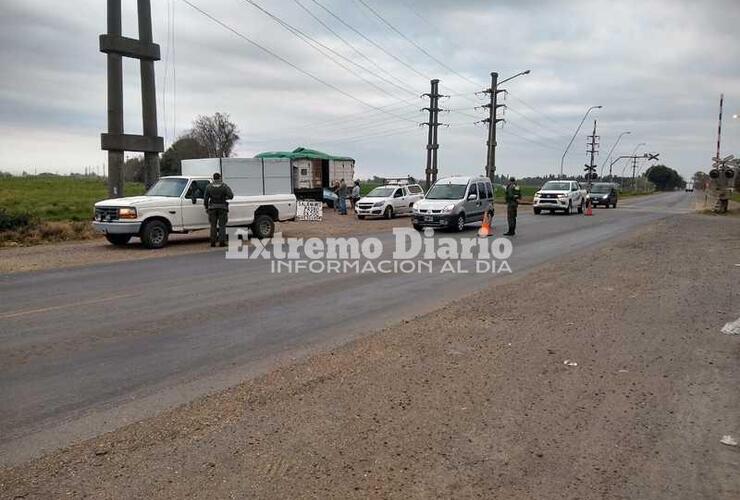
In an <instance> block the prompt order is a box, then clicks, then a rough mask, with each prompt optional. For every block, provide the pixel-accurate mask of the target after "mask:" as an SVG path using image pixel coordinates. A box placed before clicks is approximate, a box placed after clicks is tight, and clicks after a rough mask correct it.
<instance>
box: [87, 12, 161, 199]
mask: <svg viewBox="0 0 740 500" xmlns="http://www.w3.org/2000/svg"><path fill="white" fill-rule="evenodd" d="M137 7H138V21H139V39H138V40H137V39H134V38H128V37H124V36H122V32H121V0H108V33H107V34H105V35H100V51H101V52H103V53H105V54H107V57H108V132H107V133H103V134H101V135H100V146H101V149H103V150H105V151H108V195H109V196H110V197H111V198H118V197H121V196H123V194H124V193H123V181H124V172H123V165H124V158H123V153H124V151H138V152H143V153H144V165H145V173H144V180H145V184H146V186H147V187H150V186H151V185H152V184H154V182H155V181H156V180H157V178H158V177H159V153H161V152H162V151H164V140H163V139H162V138H161V137H158V136H157V101H156V90H155V79H154V61H158V60H159V59H160V50H159V45H157V44H155V43H153V42H152V14H151V3H150V0H137ZM124 57H131V58H134V59H139V61H140V70H141V103H142V119H143V129H144V134H143V135H131V134H125V133H124V126H123V58H124Z"/></svg>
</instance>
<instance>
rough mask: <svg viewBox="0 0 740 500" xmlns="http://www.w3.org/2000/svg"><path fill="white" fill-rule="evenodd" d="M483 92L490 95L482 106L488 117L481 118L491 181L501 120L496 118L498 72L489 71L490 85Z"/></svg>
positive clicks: (488, 175)
mask: <svg viewBox="0 0 740 500" xmlns="http://www.w3.org/2000/svg"><path fill="white" fill-rule="evenodd" d="M483 92H485V93H486V94H488V95H489V96H490V102H489V103H488V104H486V105H484V106H483V107H484V108H488V118H486V119H485V120H483V122H484V123H488V141H486V146H487V154H486V176H487V177H488V178H489V179H491V183H493V178H494V177H495V176H496V125H497V124H498V123H499V122H501V121H503V119H500V118H497V115H498V108H499V107H502V106H503V105H499V104H498V93H499V89H498V73H496V72H493V73H491V87H490V88H488V89H486V90H484V91H483Z"/></svg>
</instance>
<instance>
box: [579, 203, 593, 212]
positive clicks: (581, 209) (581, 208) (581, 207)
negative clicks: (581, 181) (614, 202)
mask: <svg viewBox="0 0 740 500" xmlns="http://www.w3.org/2000/svg"><path fill="white" fill-rule="evenodd" d="M594 206H595V205H594ZM578 213H579V214H582V213H583V201H581V204H580V205H578Z"/></svg>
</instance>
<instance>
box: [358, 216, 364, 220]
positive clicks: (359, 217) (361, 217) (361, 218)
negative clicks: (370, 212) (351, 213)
mask: <svg viewBox="0 0 740 500" xmlns="http://www.w3.org/2000/svg"><path fill="white" fill-rule="evenodd" d="M357 218H358V219H360V220H363V219H364V218H365V216H364V215H358V216H357Z"/></svg>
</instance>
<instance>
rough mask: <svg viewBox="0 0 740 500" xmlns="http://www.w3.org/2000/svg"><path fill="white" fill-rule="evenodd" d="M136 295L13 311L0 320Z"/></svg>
mask: <svg viewBox="0 0 740 500" xmlns="http://www.w3.org/2000/svg"><path fill="white" fill-rule="evenodd" d="M136 295H140V294H138V293H128V294H125V295H113V296H111V297H105V298H103V299H95V300H88V301H86V302H75V303H74V304H63V305H61V306H50V307H42V308H40V309H28V310H26V311H15V312H11V313H4V314H0V319H8V318H16V317H18V316H26V315H28V314H36V313H43V312H48V311H56V310H59V309H67V308H70V307H79V306H89V305H92V304H100V303H102V302H110V301H111V300H116V299H124V298H128V297H134V296H136Z"/></svg>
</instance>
